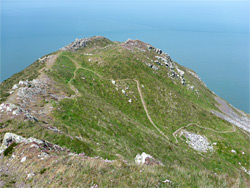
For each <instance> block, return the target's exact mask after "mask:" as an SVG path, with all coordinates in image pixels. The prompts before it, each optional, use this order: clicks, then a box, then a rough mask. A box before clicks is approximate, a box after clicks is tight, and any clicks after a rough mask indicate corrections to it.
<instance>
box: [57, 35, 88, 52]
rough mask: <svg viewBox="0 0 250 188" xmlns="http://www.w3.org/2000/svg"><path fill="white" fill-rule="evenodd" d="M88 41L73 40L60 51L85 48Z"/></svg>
mask: <svg viewBox="0 0 250 188" xmlns="http://www.w3.org/2000/svg"><path fill="white" fill-rule="evenodd" d="M88 41H89V38H83V39H77V38H76V39H75V41H74V42H72V43H71V44H69V45H67V46H65V47H63V48H61V50H63V51H66V50H78V49H79V48H82V47H86V46H87V42H88Z"/></svg>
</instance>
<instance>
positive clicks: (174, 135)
mask: <svg viewBox="0 0 250 188" xmlns="http://www.w3.org/2000/svg"><path fill="white" fill-rule="evenodd" d="M191 125H194V126H196V127H199V128H201V129H206V130H210V131H212V132H215V133H219V134H224V133H233V132H235V131H236V128H235V126H234V125H232V127H233V130H231V131H216V130H214V129H211V128H208V127H203V126H200V125H198V124H197V123H189V124H188V125H186V126H183V127H181V128H179V129H177V130H176V131H175V132H174V133H173V137H174V138H175V142H176V143H178V140H177V138H176V134H177V133H178V132H179V131H180V130H181V129H183V128H187V127H189V126H191Z"/></svg>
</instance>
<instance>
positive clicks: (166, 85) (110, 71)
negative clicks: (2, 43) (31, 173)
mask: <svg viewBox="0 0 250 188" xmlns="http://www.w3.org/2000/svg"><path fill="white" fill-rule="evenodd" d="M107 45H109V46H108V47H106V48H104V47H105V46H107ZM85 53H92V54H93V55H88V56H87V55H84V54H85ZM155 55H156V54H155V53H154V52H141V51H138V52H131V51H129V50H127V49H124V48H122V47H121V46H119V44H117V43H112V42H110V41H109V40H105V39H101V40H97V41H94V42H92V43H89V45H88V46H87V47H86V48H83V49H80V50H78V51H77V52H62V53H61V54H60V56H59V57H58V59H57V61H56V62H55V64H54V65H53V67H52V68H51V70H49V71H47V74H48V75H49V76H50V77H51V78H52V79H53V80H55V81H56V82H55V84H56V87H57V88H60V89H61V90H62V91H64V93H67V95H68V96H72V95H74V94H75V93H74V91H72V90H71V88H70V84H73V85H74V87H75V88H76V89H77V90H78V91H79V93H80V94H81V95H80V96H78V97H74V98H68V99H63V100H61V101H51V103H52V104H53V107H54V111H53V113H52V114H51V117H52V125H53V126H55V127H57V128H58V129H60V130H61V131H63V132H64V134H59V133H54V132H52V131H49V130H46V129H45V128H43V127H42V126H40V125H41V124H42V122H37V123H33V122H21V121H17V120H11V121H9V122H8V123H7V125H8V128H9V129H12V130H14V132H15V133H17V134H20V135H22V136H25V137H30V136H32V137H36V138H40V139H45V140H48V141H50V142H52V143H54V144H58V145H60V146H62V147H67V148H69V149H70V150H71V151H72V152H76V153H82V152H84V153H86V154H87V155H88V156H100V157H103V158H107V159H116V160H120V157H122V158H124V159H126V160H127V161H128V164H119V165H121V167H119V168H117V165H118V164H115V165H113V164H105V165H104V164H98V165H100V166H99V167H98V168H97V169H95V168H94V167H93V165H94V164H92V163H91V162H86V163H83V162H82V161H79V163H78V161H75V162H72V161H71V160H70V159H64V160H65V161H64V162H65V164H67V165H68V166H70V165H74V168H71V169H69V170H67V171H66V172H65V173H64V175H63V173H62V174H58V175H57V176H56V177H55V179H56V181H55V182H56V183H57V185H62V183H63V182H67V181H70V180H71V178H72V176H73V175H72V174H74V172H75V173H76V172H77V174H79V175H77V176H75V177H74V178H75V184H71V186H73V185H74V186H80V185H79V184H78V183H80V180H83V181H85V182H86V185H87V186H92V185H93V184H98V185H103V187H105V186H107V185H112V186H113V187H119V186H120V185H121V187H171V186H172V187H206V186H208V185H209V186H210V185H211V187H232V186H235V185H236V184H237V183H238V182H239V185H240V186H242V187H244V186H246V184H247V183H246V182H247V181H249V177H248V175H247V174H245V173H243V172H242V171H241V170H240V168H241V167H240V165H239V162H240V163H241V164H242V165H243V166H245V167H246V168H250V166H249V158H250V149H249V143H250V139H249V137H247V136H246V135H245V134H244V133H242V132H241V131H240V130H239V129H237V130H236V132H234V133H228V134H218V133H214V132H212V131H209V130H205V129H201V128H198V127H195V126H190V127H188V128H187V130H188V131H190V132H194V133H197V134H201V135H205V136H206V137H207V138H208V139H209V140H210V141H211V143H213V142H216V143H217V145H216V146H214V150H215V151H214V152H213V153H209V154H200V153H198V152H196V151H194V150H193V149H192V148H189V147H188V145H187V144H186V142H185V140H184V139H182V138H179V139H178V140H179V142H178V143H175V139H174V137H173V136H172V133H173V132H174V131H176V130H177V129H179V128H180V127H182V126H185V125H187V124H189V123H192V122H193V123H197V124H199V125H201V126H204V127H208V128H212V129H214V130H217V131H226V130H232V125H231V124H229V123H228V122H226V121H224V120H221V119H220V118H217V117H215V116H214V115H213V114H211V113H210V110H211V109H217V107H216V106H215V104H216V102H215V100H214V98H213V97H214V95H213V94H212V92H211V91H210V90H208V89H207V88H206V87H205V86H204V85H202V84H201V83H200V81H199V80H197V79H195V78H194V77H193V76H192V75H190V74H189V73H188V72H187V70H188V69H187V68H185V67H182V66H180V65H178V66H179V68H181V69H184V71H185V79H186V80H187V82H188V83H190V84H192V85H194V86H195V88H196V89H197V90H198V91H199V95H197V94H196V93H195V92H194V91H191V90H187V89H186V87H185V86H183V85H181V83H180V80H177V79H176V80H172V79H171V78H169V77H168V75H167V73H168V72H169V70H168V69H166V68H165V67H160V69H159V70H158V71H153V69H152V68H150V67H148V66H147V65H145V64H144V62H150V61H149V60H148V59H147V58H146V57H148V58H149V59H153V57H154V56H155ZM89 59H91V61H89ZM72 60H74V62H76V63H78V65H79V66H81V67H82V68H79V69H77V70H76V66H75V63H74V62H73V61H72ZM86 68H87V69H90V70H92V71H94V72H96V73H98V74H99V75H101V76H102V77H99V76H97V75H96V74H95V73H93V72H91V71H88V70H86ZM74 73H75V77H74ZM73 78H75V79H73ZM108 79H113V80H120V79H137V80H139V81H140V84H141V85H140V87H141V90H142V94H143V97H144V100H145V102H146V105H147V108H148V111H149V114H150V116H151V118H152V120H153V121H154V123H155V124H156V125H157V126H158V127H159V129H160V130H161V131H163V132H164V134H166V135H167V136H168V137H169V138H170V140H169V141H168V140H166V139H165V138H164V137H163V136H162V135H161V134H160V133H159V132H158V131H157V130H156V129H155V127H154V126H153V125H152V124H151V123H150V122H149V120H148V118H147V116H146V114H145V111H144V109H143V106H142V103H141V100H140V96H139V93H138V90H137V85H136V82H135V81H132V80H127V81H119V82H118V81H117V82H116V84H117V86H115V85H113V84H112V83H111V81H110V80H108ZM16 80H18V79H16ZM13 83H14V82H13V81H12V79H10V80H8V81H6V85H12V84H13ZM142 85H144V88H142ZM8 87H11V86H8ZM6 88H7V87H6ZM6 88H4V90H6ZM116 88H117V89H118V90H117V89H116ZM125 88H128V90H126V93H127V96H126V95H124V94H123V93H122V89H124V90H125ZM129 99H132V102H131V103H129V102H128V101H129ZM77 137H78V138H81V139H77ZM232 149H234V150H235V151H236V152H237V154H233V153H232V152H231V150H232ZM243 151H244V152H245V154H244V155H243V154H242V152H243ZM142 152H146V153H148V154H150V155H152V156H154V157H155V158H156V159H157V160H160V161H161V162H162V163H163V164H164V165H165V167H153V168H150V167H145V171H143V172H142V173H138V171H140V169H141V167H138V166H135V165H132V164H133V160H134V157H135V156H136V154H138V153H142ZM118 156H119V157H118ZM54 165H55V166H56V167H58V168H59V165H62V163H59V164H54ZM53 168H54V167H53ZM53 168H49V169H47V170H46V172H44V175H48V174H50V173H53ZM71 170H73V171H74V172H71ZM112 170H114V171H115V173H114V174H110V172H111V171H112ZM39 172H41V171H39ZM40 174H41V173H40ZM84 174H91V175H92V176H91V177H92V178H89V176H84ZM41 175H42V174H41ZM64 176H65V177H64ZM146 177H149V179H147V178H146ZM84 178H86V179H84ZM165 179H170V180H171V181H173V184H171V185H167V186H166V184H164V183H162V181H163V180H165ZM111 180H114V182H112V183H111V182H110V181H111ZM67 185H68V186H69V185H70V184H67Z"/></svg>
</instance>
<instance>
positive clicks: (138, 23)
mask: <svg viewBox="0 0 250 188" xmlns="http://www.w3.org/2000/svg"><path fill="white" fill-rule="evenodd" d="M249 7H250V6H249V1H248V0H246V1H244V0H218V1H214V0H200V1H198V0H196V1H191V0H185V1H181V0H176V1H167V0H154V1H153V0H133V1H132V0H127V1H126V2H125V1H119V0H109V1H106V0H105V1H104V0H103V1H101V0H99V1H98V0H92V1H90V0H82V1H76V0H71V1H66V0H60V1H59V0H54V1H52V0H51V1H48V0H43V1H42V0H1V81H3V80H5V79H7V78H8V77H10V76H11V75H13V74H14V73H16V72H19V71H21V70H22V69H24V68H25V67H27V66H28V65H30V64H31V63H32V62H34V61H35V60H36V59H38V58H39V57H41V56H43V55H45V54H48V53H50V52H52V51H56V50H58V49H59V48H61V47H62V46H65V45H67V44H68V43H70V42H72V41H73V40H75V38H85V37H90V36H94V35H102V36H105V37H107V38H109V39H111V40H117V41H125V40H127V39H128V38H132V39H140V40H143V41H145V42H147V43H150V44H152V45H154V46H156V47H159V48H161V49H163V50H164V51H165V52H166V53H168V54H169V55H170V56H171V57H172V58H173V59H174V60H175V61H177V62H178V63H180V64H181V65H184V66H186V67H189V68H191V69H193V70H195V71H196V72H197V73H198V74H199V76H200V77H201V78H202V80H203V81H204V82H205V83H206V85H207V86H208V87H209V89H211V90H212V91H214V92H215V93H216V94H218V95H219V96H221V97H222V98H224V99H226V100H227V101H228V102H230V103H231V104H232V105H233V106H235V107H237V108H239V109H241V110H244V111H246V112H248V113H249V112H250V109H249V54H250V53H249V23H250V20H249Z"/></svg>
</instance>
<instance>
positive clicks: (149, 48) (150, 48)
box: [148, 45, 163, 54]
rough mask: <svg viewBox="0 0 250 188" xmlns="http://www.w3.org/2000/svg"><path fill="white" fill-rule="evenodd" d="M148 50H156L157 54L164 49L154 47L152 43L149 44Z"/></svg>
mask: <svg viewBox="0 0 250 188" xmlns="http://www.w3.org/2000/svg"><path fill="white" fill-rule="evenodd" d="M148 50H154V51H155V52H156V53H157V54H162V53H163V51H162V50H161V49H159V48H155V47H153V46H151V45H148Z"/></svg>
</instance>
